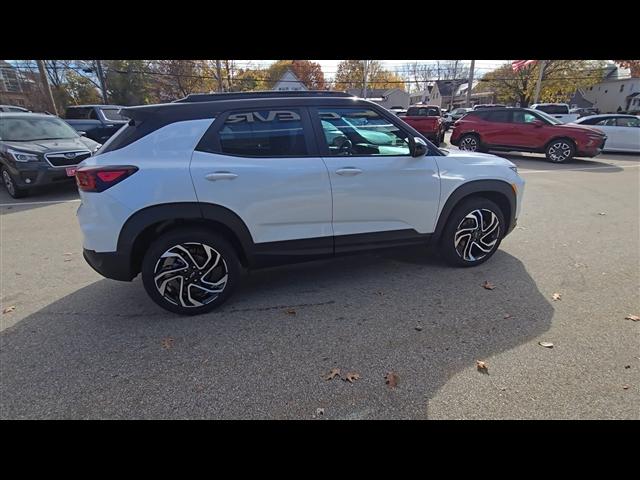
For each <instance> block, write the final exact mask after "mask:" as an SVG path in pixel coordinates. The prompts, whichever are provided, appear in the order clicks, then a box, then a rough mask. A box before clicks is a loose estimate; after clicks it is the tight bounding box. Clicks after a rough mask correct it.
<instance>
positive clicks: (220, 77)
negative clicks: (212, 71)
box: [216, 60, 222, 92]
mask: <svg viewBox="0 0 640 480" xmlns="http://www.w3.org/2000/svg"><path fill="white" fill-rule="evenodd" d="M216 72H217V76H218V92H222V69H221V68H220V60H216Z"/></svg>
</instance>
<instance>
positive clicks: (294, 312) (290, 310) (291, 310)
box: [284, 308, 296, 315]
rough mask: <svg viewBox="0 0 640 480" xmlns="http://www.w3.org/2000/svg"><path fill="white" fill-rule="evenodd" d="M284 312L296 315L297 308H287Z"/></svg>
mask: <svg viewBox="0 0 640 480" xmlns="http://www.w3.org/2000/svg"><path fill="white" fill-rule="evenodd" d="M284 313H286V314H287V315H295V314H296V310H295V309H294V308H288V309H287V310H285V311H284Z"/></svg>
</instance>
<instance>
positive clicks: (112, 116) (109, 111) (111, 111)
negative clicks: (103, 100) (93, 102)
mask: <svg viewBox="0 0 640 480" xmlns="http://www.w3.org/2000/svg"><path fill="white" fill-rule="evenodd" d="M101 110H102V113H103V114H104V116H105V118H106V119H107V120H114V121H126V120H128V118H125V117H123V116H122V115H120V114H119V113H118V111H119V110H120V109H119V108H103V109H101Z"/></svg>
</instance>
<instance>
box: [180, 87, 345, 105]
mask: <svg viewBox="0 0 640 480" xmlns="http://www.w3.org/2000/svg"><path fill="white" fill-rule="evenodd" d="M279 97H353V95H351V94H349V93H346V92H335V91H330V90H296V91H286V90H285V91H280V90H263V91H257V92H226V93H191V94H189V95H187V96H186V97H184V98H181V99H179V100H174V101H173V102H172V103H192V102H215V101H218V100H235V99H248V98H279Z"/></svg>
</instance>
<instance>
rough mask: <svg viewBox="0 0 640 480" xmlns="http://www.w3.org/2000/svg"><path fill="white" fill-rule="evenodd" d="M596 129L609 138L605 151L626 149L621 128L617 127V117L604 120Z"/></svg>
mask: <svg viewBox="0 0 640 480" xmlns="http://www.w3.org/2000/svg"><path fill="white" fill-rule="evenodd" d="M594 127H596V128H597V129H598V130H601V131H602V132H604V134H605V135H606V136H607V140H606V142H605V144H604V149H605V150H621V149H624V139H623V138H622V133H621V132H620V128H618V127H617V126H616V118H615V117H609V118H604V119H602V120H600V121H599V122H598V123H596V124H595V125H594Z"/></svg>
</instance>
